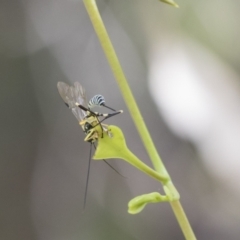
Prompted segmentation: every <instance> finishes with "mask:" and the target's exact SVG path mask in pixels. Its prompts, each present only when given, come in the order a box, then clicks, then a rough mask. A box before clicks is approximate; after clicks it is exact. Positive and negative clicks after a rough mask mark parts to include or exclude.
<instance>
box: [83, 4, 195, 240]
mask: <svg viewBox="0 0 240 240" xmlns="http://www.w3.org/2000/svg"><path fill="white" fill-rule="evenodd" d="M83 1H84V4H85V7H86V9H87V11H88V14H89V17H90V19H91V21H92V24H93V27H94V29H95V32H96V34H97V36H98V38H99V41H100V43H101V46H102V48H103V51H104V53H105V55H106V57H107V59H108V62H109V65H110V67H111V69H112V71H113V74H114V76H115V79H116V81H117V83H118V86H119V88H120V91H121V93H122V96H123V98H124V100H125V103H126V105H127V107H128V109H129V112H130V114H131V117H132V119H133V121H134V123H135V126H136V128H137V130H138V132H139V135H140V137H141V139H142V141H143V144H144V146H145V148H146V150H147V152H148V155H149V157H150V159H151V161H152V163H153V166H154V169H152V168H150V167H148V166H147V165H146V164H144V163H143V162H142V161H141V160H139V159H138V158H137V157H136V156H135V155H134V154H133V153H132V152H131V151H130V150H129V149H128V148H127V145H126V143H125V139H124V135H123V133H122V131H121V130H120V129H119V128H118V127H116V126H109V130H110V131H111V134H110V135H109V134H106V133H104V137H103V138H99V140H98V146H97V149H96V152H95V155H94V157H93V158H94V159H103V158H104V159H108V158H121V159H123V160H125V161H127V162H128V163H130V164H132V165H133V166H135V167H136V168H138V169H139V170H141V171H143V172H144V173H146V174H148V175H149V176H151V177H153V178H154V179H156V180H157V181H159V182H161V183H162V184H163V189H164V191H165V194H166V195H161V194H159V193H157V192H154V193H149V194H144V195H141V196H137V197H135V198H134V199H132V200H131V201H130V202H129V204H128V207H129V208H128V212H129V213H131V214H136V213H139V212H140V211H141V210H142V209H143V208H144V207H145V206H146V205H147V204H148V203H156V202H169V203H170V205H171V207H172V209H173V211H174V214H175V216H176V218H177V221H178V223H179V225H180V227H181V229H182V231H183V234H184V236H185V238H186V239H187V240H195V239H196V237H195V235H194V233H193V231H192V229H191V226H190V224H189V221H188V219H187V217H186V215H185V212H184V210H183V208H182V206H181V204H180V201H179V198H180V195H179V193H178V191H177V190H176V188H175V186H174V185H173V183H172V180H171V178H170V176H169V174H168V172H167V170H166V168H165V166H164V164H163V163H162V160H161V158H160V156H159V154H158V152H157V150H156V148H155V145H154V143H153V141H152V138H151V136H150V134H149V132H148V130H147V127H146V125H145V123H144V120H143V118H142V116H141V113H140V111H139V109H138V107H137V104H136V102H135V99H134V97H133V95H132V92H131V90H130V88H129V85H128V82H127V80H126V78H125V76H124V73H123V70H122V68H121V65H120V63H119V60H118V58H117V55H116V53H115V50H114V48H113V45H112V43H111V41H110V38H109V36H108V34H107V31H106V28H105V26H104V23H103V21H102V18H101V16H100V14H99V11H98V8H97V5H96V2H95V0H83ZM161 1H162V2H165V3H168V4H170V5H172V6H174V7H178V5H177V4H176V3H175V2H174V1H172V0H161Z"/></svg>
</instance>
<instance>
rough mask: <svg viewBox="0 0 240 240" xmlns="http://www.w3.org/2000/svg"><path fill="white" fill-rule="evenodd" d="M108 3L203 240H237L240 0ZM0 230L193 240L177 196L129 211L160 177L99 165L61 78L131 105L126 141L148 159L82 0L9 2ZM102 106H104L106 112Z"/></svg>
mask: <svg viewBox="0 0 240 240" xmlns="http://www.w3.org/2000/svg"><path fill="white" fill-rule="evenodd" d="M177 3H178V4H179V5H180V8H179V9H175V8H173V7H170V6H169V5H166V4H164V3H161V2H159V1H157V0H150V1H145V0H138V1H136V0H132V1H129V0H121V1H119V0H98V1H97V4H98V6H99V10H100V13H101V15H102V17H103V20H104V22H105V24H106V27H107V30H108V32H109V34H110V36H111V39H112V41H113V44H114V47H115V48H116V51H117V54H118V56H119V58H120V61H121V63H122V67H123V69H124V72H125V74H126V76H127V78H128V80H129V84H130V86H131V88H132V91H133V94H134V96H135V97H136V101H137V103H138V105H139V107H140V110H141V112H142V115H143V117H144V119H145V121H146V124H147V126H148V128H149V130H150V133H151V135H152V138H153V140H154V142H155V144H156V147H157V149H158V151H159V153H160V155H161V157H162V159H163V161H164V163H165V165H166V167H167V170H168V171H169V173H170V175H171V177H172V179H173V182H174V183H175V185H176V187H177V189H178V190H179V192H180V194H181V202H182V204H183V207H184V209H185V211H186V214H187V216H188V218H189V220H190V222H191V225H192V227H193V229H194V231H195V234H196V236H197V238H198V239H211V240H215V239H228V240H235V239H239V233H240V230H239V226H240V210H239V202H240V183H239V169H240V147H239V142H240V124H239V123H240V87H239V83H240V68H239V66H240V54H239V53H240V44H239V38H240V28H239V23H240V15H239V11H240V2H239V1H237V0H229V1H223V0H212V1H207V0H202V1H189V0H186V1H183V0H179V1H178V2H177ZM0 76H1V77H0V79H1V80H0V81H1V87H0V106H1V117H0V126H1V138H0V141H1V144H0V148H1V151H0V152H1V157H0V172H1V182H0V186H1V188H0V189H1V197H0V203H1V204H0V206H1V214H0V224H1V225H0V229H1V231H0V239H2V240H15V239H16V240H55V239H56V240H65V239H67V240H79V239H81V240H106V239H107V240H110V239H114V240H120V239H121V240H122V239H124V240H145V239H151V240H157V239H162V240H167V239H174V240H175V239H176V240H178V239H184V238H183V235H182V233H181V231H180V229H179V226H178V224H177V222H176V219H175V217H174V215H173V212H172V210H171V207H170V205H169V204H168V203H161V204H152V205H149V206H147V207H146V209H144V211H143V212H141V213H140V214H138V215H130V214H128V213H127V204H128V201H129V200H131V199H132V198H133V197H135V196H137V195H141V194H144V193H149V192H153V191H160V192H161V193H163V191H162V188H161V186H160V185H159V184H158V183H157V182H156V181H154V180H153V179H150V178H149V177H147V176H145V175H144V174H143V173H141V172H139V171H137V170H136V169H134V168H133V167H131V166H130V165H128V164H127V163H125V162H123V161H121V160H117V159H114V160H110V163H111V164H112V165H113V166H114V167H115V168H116V169H118V171H120V172H121V173H122V174H123V175H124V176H126V177H127V179H125V178H122V177H120V176H119V175H117V174H116V173H115V172H114V171H113V170H112V169H111V168H109V167H108V166H107V165H106V164H104V162H101V161H92V163H91V173H90V180H89V189H88V197H87V206H86V209H85V211H83V200H84V188H85V183H86V176H87V165H88V157H89V144H88V143H85V142H84V141H83V139H84V133H83V132H82V131H81V129H80V127H79V125H78V122H77V121H76V119H75V117H74V116H73V115H72V113H71V112H70V111H69V110H68V109H67V108H66V107H65V105H64V104H63V101H62V99H61V98H60V96H59V94H58V91H57V88H56V85H57V82H58V81H64V82H67V83H69V84H71V83H73V82H75V81H79V82H80V83H81V84H82V85H83V86H84V87H85V89H86V91H87V96H88V98H91V97H92V96H93V95H95V94H103V95H104V96H105V99H106V103H107V104H108V105H109V106H111V107H113V108H115V109H123V110H124V114H121V115H118V116H117V117H115V118H112V119H109V120H108V121H107V123H109V124H114V125H117V126H120V127H121V128H122V130H123V132H124V133H125V137H126V140H127V144H128V146H129V148H130V149H131V150H132V151H133V152H134V153H135V154H136V155H137V156H138V157H139V158H140V159H142V160H143V161H144V162H145V163H146V164H148V165H149V166H152V165H151V162H150V160H149V158H148V156H147V154H146V152H145V150H144V148H143V145H142V143H141V140H140V139H139V136H138V133H137V131H136V129H135V126H134V124H133V122H132V120H131V118H130V115H129V112H128V111H127V109H126V105H125V103H124V101H123V99H122V97H121V94H120V92H119V89H118V87H117V84H116V82H115V80H114V78H113V75H112V72H111V70H110V68H109V66H108V63H107V61H106V59H105V56H104V54H103V51H102V49H101V47H100V45H99V42H98V40H97V38H96V35H95V33H94V31H93V28H92V25H91V23H90V20H89V18H88V15H87V13H86V11H85V8H84V6H83V3H82V1H77V0H68V1H64V0H42V1H37V0H19V1H14V0H8V1H1V3H0ZM99 111H104V112H105V109H100V110H99Z"/></svg>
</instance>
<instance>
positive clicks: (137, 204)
mask: <svg viewBox="0 0 240 240" xmlns="http://www.w3.org/2000/svg"><path fill="white" fill-rule="evenodd" d="M168 201H169V200H168V197H167V196H163V195H161V194H160V193H158V192H153V193H148V194H143V195H141V196H137V197H135V198H133V199H132V200H131V201H130V202H129V203H128V212H129V213H130V214H137V213H140V212H141V211H142V210H143V209H144V208H145V207H146V205H147V204H149V203H158V202H168Z"/></svg>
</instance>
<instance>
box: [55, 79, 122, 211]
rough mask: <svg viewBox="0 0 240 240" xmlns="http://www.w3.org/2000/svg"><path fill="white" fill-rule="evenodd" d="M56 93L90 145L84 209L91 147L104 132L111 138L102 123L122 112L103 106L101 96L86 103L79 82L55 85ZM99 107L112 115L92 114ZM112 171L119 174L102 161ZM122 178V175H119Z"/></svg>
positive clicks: (105, 125)
mask: <svg viewBox="0 0 240 240" xmlns="http://www.w3.org/2000/svg"><path fill="white" fill-rule="evenodd" d="M57 88H58V92H59V94H60V96H61V97H62V99H63V101H64V103H65V105H66V106H67V107H68V108H69V109H70V110H71V111H72V113H73V115H74V116H75V117H76V118H77V120H78V122H79V124H80V126H81V127H82V130H83V132H84V133H85V134H86V137H85V138H84V141H86V142H89V143H91V144H90V155H89V163H88V173H87V183H86V188H85V197H84V208H85V204H86V196H87V188H88V179H89V173H90V160H91V154H92V145H93V146H94V148H96V146H95V142H96V141H97V140H98V139H99V137H103V136H104V134H103V133H104V132H106V133H107V134H108V136H110V137H111V136H112V135H111V132H110V130H109V129H108V125H107V124H103V123H102V122H103V121H104V120H106V119H108V118H110V117H113V116H115V115H117V114H120V113H122V112H123V111H122V110H119V111H116V110H114V109H113V108H111V107H108V106H107V105H106V104H105V99H104V97H103V96H102V95H95V96H94V97H92V98H91V99H90V101H89V102H87V98H86V91H85V89H84V88H83V87H82V85H81V84H80V83H79V82H75V83H74V85H73V86H69V85H68V84H66V83H64V82H58V84H57ZM95 106H99V107H105V108H108V109H110V110H112V111H113V112H112V113H98V112H93V111H92V110H91V108H93V107H95ZM103 160H104V161H105V163H107V164H108V165H109V166H110V167H111V168H112V169H113V170H114V171H116V172H117V173H118V174H120V173H119V172H118V171H117V170H116V169H115V168H113V167H112V166H111V165H110V164H109V163H108V162H107V161H106V160H105V159H103ZM120 175H121V174H120ZM121 176H122V175H121Z"/></svg>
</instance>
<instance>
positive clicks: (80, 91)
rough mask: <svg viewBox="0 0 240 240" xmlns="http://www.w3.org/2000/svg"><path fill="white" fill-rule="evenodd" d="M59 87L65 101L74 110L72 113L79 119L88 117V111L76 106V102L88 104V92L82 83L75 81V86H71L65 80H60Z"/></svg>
mask: <svg viewBox="0 0 240 240" xmlns="http://www.w3.org/2000/svg"><path fill="white" fill-rule="evenodd" d="M57 88H58V92H59V94H60V96H61V97H62V99H63V101H64V102H65V104H66V105H67V106H68V107H69V108H70V109H71V110H72V113H73V114H74V116H75V117H76V118H77V120H78V121H81V120H82V119H83V118H84V117H86V115H87V113H86V112H85V111H83V110H81V109H80V108H78V107H76V102H77V103H79V104H81V105H83V106H86V93H85V89H84V88H83V87H82V86H81V84H80V83H78V82H75V83H74V86H69V85H68V84H66V83H64V82H58V84H57Z"/></svg>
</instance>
